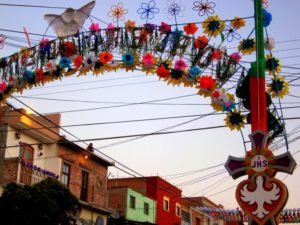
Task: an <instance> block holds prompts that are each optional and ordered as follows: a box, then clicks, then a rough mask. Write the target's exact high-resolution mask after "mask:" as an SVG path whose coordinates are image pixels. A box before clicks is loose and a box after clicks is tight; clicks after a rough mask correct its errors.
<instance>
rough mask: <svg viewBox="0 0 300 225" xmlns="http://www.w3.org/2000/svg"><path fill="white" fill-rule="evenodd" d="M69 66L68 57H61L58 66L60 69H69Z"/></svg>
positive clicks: (69, 60)
mask: <svg viewBox="0 0 300 225" xmlns="http://www.w3.org/2000/svg"><path fill="white" fill-rule="evenodd" d="M70 64H71V59H70V58H69V57H61V58H60V60H59V65H60V67H61V68H69V67H70Z"/></svg>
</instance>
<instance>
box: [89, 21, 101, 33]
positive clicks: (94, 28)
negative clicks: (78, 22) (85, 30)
mask: <svg viewBox="0 0 300 225" xmlns="http://www.w3.org/2000/svg"><path fill="white" fill-rule="evenodd" d="M89 29H90V31H92V32H99V31H100V30H101V29H100V26H99V23H92V24H91V26H90V27H89Z"/></svg>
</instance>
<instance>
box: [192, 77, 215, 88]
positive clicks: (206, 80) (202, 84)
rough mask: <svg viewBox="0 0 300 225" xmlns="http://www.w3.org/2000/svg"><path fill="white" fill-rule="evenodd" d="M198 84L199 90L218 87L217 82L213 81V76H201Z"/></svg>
mask: <svg viewBox="0 0 300 225" xmlns="http://www.w3.org/2000/svg"><path fill="white" fill-rule="evenodd" d="M198 83H199V86H197V87H198V88H203V89H213V88H214V87H215V85H216V80H215V79H213V78H212V76H201V77H199V79H198Z"/></svg>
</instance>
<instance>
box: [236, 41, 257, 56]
mask: <svg viewBox="0 0 300 225" xmlns="http://www.w3.org/2000/svg"><path fill="white" fill-rule="evenodd" d="M255 48H256V44H255V41H254V38H249V39H243V40H241V41H240V43H239V46H238V50H239V51H241V53H242V54H244V55H246V54H249V55H250V54H251V53H252V52H254V51H255Z"/></svg>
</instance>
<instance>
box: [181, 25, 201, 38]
mask: <svg viewBox="0 0 300 225" xmlns="http://www.w3.org/2000/svg"><path fill="white" fill-rule="evenodd" d="M183 30H184V32H185V33H186V35H190V34H191V35H193V34H195V33H196V32H197V30H198V27H197V25H196V24H194V23H188V24H187V25H185V26H184V27H183Z"/></svg>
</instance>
